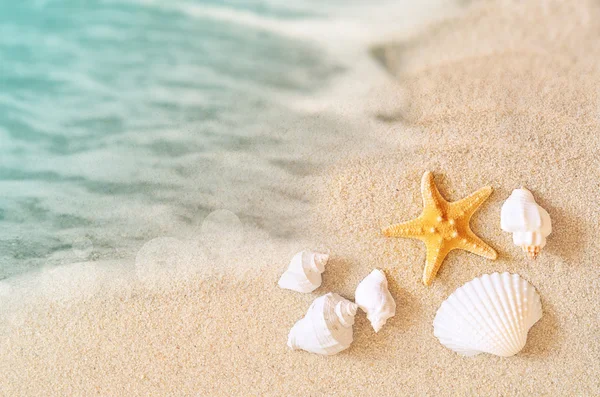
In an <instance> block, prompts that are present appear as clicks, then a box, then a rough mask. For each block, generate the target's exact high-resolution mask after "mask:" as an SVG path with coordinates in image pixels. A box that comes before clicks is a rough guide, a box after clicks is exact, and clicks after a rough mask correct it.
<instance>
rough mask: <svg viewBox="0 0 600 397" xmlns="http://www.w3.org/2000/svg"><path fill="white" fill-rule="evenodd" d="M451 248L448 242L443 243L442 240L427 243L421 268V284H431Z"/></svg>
mask: <svg viewBox="0 0 600 397" xmlns="http://www.w3.org/2000/svg"><path fill="white" fill-rule="evenodd" d="M451 250H452V248H451V247H450V246H449V245H448V244H444V242H443V241H439V240H437V241H435V242H434V241H431V242H429V243H427V261H426V263H425V269H424V270H423V284H425V285H427V286H429V285H431V282H432V281H433V279H434V278H435V275H436V274H437V272H438V270H440V267H441V266H442V262H444V259H445V258H446V255H448V253H449V252H450V251H451Z"/></svg>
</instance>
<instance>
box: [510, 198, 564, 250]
mask: <svg viewBox="0 0 600 397" xmlns="http://www.w3.org/2000/svg"><path fill="white" fill-rule="evenodd" d="M500 226H501V227H502V230H504V231H506V232H510V233H513V242H514V243H515V245H517V246H519V247H521V248H522V249H523V251H525V252H527V254H528V255H529V256H530V257H532V258H535V257H536V256H537V255H538V253H539V252H540V250H541V249H542V248H544V246H545V245H546V237H548V236H549V235H550V233H552V221H551V220H550V215H549V214H548V212H547V211H546V210H545V209H543V208H542V207H540V206H539V205H538V204H537V203H536V202H535V199H534V198H533V195H532V194H531V192H530V191H529V190H527V189H524V188H522V189H516V190H514V191H513V192H512V194H511V195H510V197H509V198H508V199H507V200H506V202H505V203H504V204H503V205H502V211H501V214H500Z"/></svg>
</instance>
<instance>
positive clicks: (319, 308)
mask: <svg viewBox="0 0 600 397" xmlns="http://www.w3.org/2000/svg"><path fill="white" fill-rule="evenodd" d="M357 309H358V306H357V305H356V304H355V303H352V302H350V301H349V300H347V299H344V298H342V297H341V296H339V295H338V294H334V293H331V292H330V293H328V294H326V295H323V296H321V297H319V298H317V299H315V300H314V301H313V303H312V304H311V305H310V307H309V308H308V311H307V313H306V315H305V316H304V318H302V319H301V320H299V321H298V322H297V323H296V324H295V325H294V327H293V328H292V329H291V331H290V333H289V335H288V343H287V344H288V346H289V347H290V348H291V349H292V350H298V349H302V350H306V351H308V352H311V353H316V354H323V355H332V354H336V353H339V352H341V351H342V350H345V349H347V348H348V347H350V344H351V343H352V340H353V335H352V333H353V330H352V326H353V325H354V316H355V315H356V310H357Z"/></svg>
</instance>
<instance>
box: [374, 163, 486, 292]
mask: <svg viewBox="0 0 600 397" xmlns="http://www.w3.org/2000/svg"><path fill="white" fill-rule="evenodd" d="M421 194H422V195H423V212H422V213H421V215H420V216H419V217H418V218H416V219H413V220H411V221H408V222H404V223H399V224H396V225H392V226H390V227H387V228H385V229H383V234H384V235H385V236H387V237H406V238H415V239H418V240H421V241H423V242H424V243H425V246H426V247H427V261H426V264H425V269H424V271H423V284H425V285H430V284H431V282H432V281H433V278H434V277H435V275H436V274H437V272H438V270H439V268H440V266H442V262H443V261H444V259H445V258H446V255H448V253H449V252H450V251H452V250H454V249H462V250H465V251H469V252H472V253H474V254H477V255H480V256H483V257H484V258H488V259H496V258H497V257H498V254H497V253H496V251H494V249H493V248H492V247H490V246H489V245H487V244H486V243H485V242H483V240H481V239H480V238H479V237H477V236H476V235H475V233H473V232H472V231H471V228H470V227H469V222H470V221H471V216H473V214H474V213H475V211H477V209H478V208H479V206H480V205H481V204H482V203H483V202H484V201H485V200H486V199H487V198H488V197H489V196H490V194H492V188H491V187H490V186H487V187H484V188H483V189H480V190H478V191H477V192H475V193H473V194H472V195H470V196H469V197H466V198H464V199H462V200H459V201H455V202H453V203H449V202H448V201H446V200H445V199H444V198H443V197H442V195H441V194H440V192H439V191H438V189H437V187H436V186H435V183H434V181H433V174H432V173H431V172H426V173H425V174H424V175H423V179H422V181H421Z"/></svg>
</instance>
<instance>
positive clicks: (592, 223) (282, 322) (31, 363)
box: [0, 1, 600, 396]
mask: <svg viewBox="0 0 600 397" xmlns="http://www.w3.org/2000/svg"><path fill="white" fill-rule="evenodd" d="M532 3H533V2H532ZM563 4H564V3H563ZM575 4H577V6H575ZM599 17H600V9H599V8H598V6H594V7H593V6H592V5H590V4H588V3H584V2H575V1H573V2H572V4H570V5H569V4H567V5H560V6H557V5H554V4H552V3H550V2H543V4H542V5H539V6H538V5H527V6H525V5H517V3H516V2H515V3H514V4H512V2H500V3H485V4H479V5H475V6H473V7H472V10H470V12H469V13H468V15H466V16H463V17H460V18H458V19H455V20H451V21H447V22H445V23H444V24H443V25H441V26H439V27H437V28H436V29H434V30H432V31H431V32H429V33H427V34H425V35H423V36H420V37H418V38H416V39H415V40H413V41H411V42H408V43H402V44H400V45H389V46H386V47H384V48H382V49H380V53H381V54H383V55H382V57H383V59H385V60H386V66H387V67H388V68H389V70H390V72H391V73H393V74H394V75H396V76H397V77H398V80H399V82H400V84H401V85H402V89H403V91H402V99H401V100H399V101H398V104H400V103H404V104H406V105H404V106H400V105H398V107H397V109H386V110H385V112H383V111H382V113H381V114H380V115H379V116H380V118H381V119H384V120H388V122H391V124H390V132H391V134H393V135H394V136H393V137H392V138H393V139H395V140H396V141H397V143H398V144H397V146H396V147H394V148H392V149H390V150H386V151H382V152H381V153H377V154H376V155H368V156H365V157H363V158H357V159H353V160H347V161H344V162H343V163H341V164H338V165H337V166H336V167H334V168H333V169H331V170H330V171H329V172H327V173H326V174H325V175H324V176H323V178H322V179H321V180H320V181H319V183H317V184H316V187H315V188H316V190H317V191H316V193H315V194H316V197H318V200H317V201H318V202H317V203H316V204H315V207H314V215H315V221H314V223H313V225H314V228H313V229H312V231H311V232H310V233H309V232H307V234H306V241H303V242H294V243H285V242H281V241H273V240H270V239H268V238H267V237H266V236H262V235H260V234H257V233H255V232H253V231H247V232H246V233H245V234H244V236H241V237H240V236H237V237H236V238H237V239H238V240H236V241H242V242H243V240H246V242H245V243H240V244H239V246H240V247H239V249H235V250H227V249H225V248H223V247H222V248H223V249H222V250H218V249H217V250H216V253H215V252H212V253H211V252H208V253H207V252H206V250H198V251H197V252H196V251H194V252H188V251H186V255H188V256H185V255H179V256H177V255H171V254H169V253H167V254H163V256H164V258H163V259H164V261H165V262H166V263H169V261H170V260H172V259H170V258H172V257H173V256H176V257H177V258H178V259H177V261H178V263H187V260H188V259H190V258H194V260H195V261H196V263H197V264H198V265H197V267H195V268H194V269H195V270H193V274H189V273H188V271H189V269H186V270H185V271H184V270H182V271H181V272H180V274H177V275H178V276H179V277H168V278H164V279H162V280H159V281H160V283H159V284H155V283H148V282H147V281H148V280H146V282H145V283H142V284H141V285H140V284H139V283H138V282H137V281H136V280H137V279H136V278H134V277H131V275H129V276H127V275H126V274H125V275H123V276H115V275H112V274H105V273H106V270H103V271H99V270H97V269H96V270H95V273H93V274H94V276H93V280H92V281H91V282H94V283H95V284H96V285H98V284H100V285H102V289H101V290H99V291H94V294H90V293H89V288H88V289H87V290H86V289H85V288H82V291H88V292H87V293H84V292H82V294H83V296H81V297H79V298H73V297H68V298H67V297H61V296H60V294H59V295H54V296H55V298H54V299H48V296H47V295H44V296H40V297H38V298H33V297H30V298H29V299H28V300H27V303H26V304H25V303H23V302H20V303H21V304H23V305H24V307H21V308H20V309H19V310H18V311H17V312H16V313H11V312H5V313H3V315H4V317H5V321H4V322H3V323H2V324H3V326H4V329H2V330H1V333H0V357H2V360H1V361H0V373H2V374H3V375H2V377H1V379H0V394H2V395H7V396H17V395H31V396H34V395H35V396H40V395H102V396H134V395H140V396H142V395H144V396H147V395H161V396H166V395H169V396H171V395H173V396H183V395H190V396H205V395H206V396H208V395H215V396H225V395H261V396H269V395H302V396H308V395H311V396H317V395H357V396H358V395H361V396H364V395H382V396H391V395H432V396H433V395H436V396H442V395H460V396H464V395H486V396H488V395H489V396H513V395H536V396H541V395H548V396H572V395H586V396H591V395H600V380H599V378H598V374H599V373H600V310H599V308H598V307H599V305H598V302H600V264H599V263H598V259H597V258H598V257H599V256H600V238H599V236H598V230H599V227H598V226H599V225H598V220H599V219H600V207H599V205H598V196H599V192H600V190H599V188H600V161H599V154H600V153H599V152H600V135H599V133H600V129H599V126H600V124H599V121H600V105H599V102H598V90H599V87H598V84H597V82H598V71H597V70H596V67H597V66H596V64H595V63H596V60H597V59H600V57H599V55H600V54H599V53H600V46H599V45H598V40H597V37H598V33H600V25H599V24H598V21H600V18H599ZM398 95H399V96H400V94H398ZM407 99H408V100H407ZM387 100H388V101H389V98H388V99H387ZM393 120H397V121H393ZM407 126H408V127H407ZM425 170H431V171H433V172H434V173H435V178H436V182H437V184H438V186H439V188H440V190H441V192H442V194H443V195H444V196H445V197H446V198H447V199H449V200H457V199H460V198H462V197H464V196H466V195H467V194H469V193H471V192H473V191H475V190H476V189H478V188H480V187H482V186H484V185H488V184H489V185H492V186H493V187H494V188H495V193H494V194H493V195H492V197H491V198H490V199H489V201H487V202H486V203H485V204H484V205H483V206H482V208H481V209H480V211H479V212H478V213H477V214H476V215H475V216H474V218H473V221H472V228H473V230H474V231H475V232H476V233H477V234H479V235H480V236H482V237H483V238H484V240H486V241H487V242H488V243H490V245H492V246H493V247H494V248H496V249H497V251H498V252H499V259H498V260H496V261H489V260H485V259H483V258H480V257H478V256H475V255H472V254H469V253H466V252H463V251H455V252H453V253H451V254H450V256H449V257H448V258H447V260H446V262H445V263H444V265H443V266H442V268H441V271H440V273H439V274H438V277H437V279H436V280H435V281H434V284H433V286H432V287H429V288H427V287H424V286H423V285H421V284H420V279H421V273H422V269H423V262H424V252H425V251H424V247H423V245H422V244H421V243H420V242H418V241H413V240H405V239H387V238H384V237H382V236H381V235H380V234H379V233H378V231H379V229H380V227H382V226H385V225H388V224H390V223H392V222H398V221H402V220H407V219H410V218H412V217H414V216H416V215H418V213H419V212H420V210H421V198H420V193H419V181H420V177H421V175H422V174H423V172H424V171H425ZM520 186H526V187H528V188H530V189H531V190H532V191H533V193H534V195H535V196H536V198H537V200H538V202H539V203H540V204H541V205H542V206H543V207H545V208H546V209H547V210H548V211H549V213H550V215H551V216H552V220H553V225H554V232H553V234H552V235H551V236H550V238H549V241H548V245H547V247H546V248H545V249H544V250H543V251H542V253H541V255H540V258H539V259H538V260H537V261H529V260H526V259H525V257H524V255H523V254H522V252H520V249H518V248H517V247H515V246H513V245H512V242H511V239H510V236H509V235H507V234H505V233H503V232H502V231H501V230H500V227H499V223H500V219H499V217H500V206H501V203H502V202H503V200H504V199H505V198H506V197H508V195H509V194H510V192H511V190H512V189H514V188H518V187H520ZM225 237H227V236H225ZM257 242H259V244H257ZM164 243H165V242H164V241H163V242H160V244H158V246H162V245H161V244H164ZM185 244H186V243H183V245H185ZM306 246H313V247H315V248H320V249H324V250H327V251H329V252H330V253H331V254H332V259H331V260H330V263H329V264H328V266H327V269H326V273H325V274H324V282H323V285H322V286H321V287H320V288H319V289H318V290H316V291H315V292H314V293H312V294H306V295H303V294H299V293H294V292H291V291H284V290H281V289H279V288H277V286H276V282H277V279H278V277H279V275H280V274H281V271H282V270H283V268H284V267H285V264H286V262H287V260H288V259H289V258H290V257H291V256H292V254H293V253H294V252H295V251H296V250H299V249H301V248H304V247H306ZM182 250H184V249H183V248H182ZM223 250H224V251H223ZM184 251H185V250H184ZM209 251H210V250H209ZM213 251H214V250H213ZM225 251H226V252H225ZM215 255H217V256H219V255H220V256H221V258H220V261H223V256H225V257H226V259H225V260H224V263H227V264H228V265H229V266H228V267H225V268H223V267H222V266H216V265H215V266H211V268H210V271H208V270H207V269H206V264H207V263H208V264H213V265H214V264H215V263H217V261H219V260H218V259H215ZM199 256H200V257H202V258H204V259H198V257H199ZM142 259H143V258H142ZM202 265H204V267H202ZM87 266H90V265H89V264H88V265H87ZM375 267H380V268H382V269H384V270H385V271H386V273H387V275H388V279H389V281H390V287H391V291H392V294H393V295H394V297H395V298H396V301H397V304H398V310H397V315H396V317H394V318H392V319H391V320H389V321H388V324H387V325H386V326H384V328H383V329H382V330H381V331H380V332H379V334H375V333H374V332H373V330H372V329H371V328H370V325H369V323H368V322H367V320H366V317H365V315H364V313H362V312H361V313H360V314H359V315H358V316H357V321H356V324H355V327H354V330H355V333H354V335H355V342H354V344H353V345H352V346H351V348H350V349H349V350H347V351H345V352H342V353H340V354H339V355H336V356H332V357H320V356H316V355H311V354H308V353H305V352H290V351H288V349H287V347H286V344H285V342H286V339H287V333H288V331H289V329H290V327H291V326H292V325H293V324H294V322H295V321H296V320H298V319H299V318H301V317H302V316H303V314H304V313H305V311H306V309H307V308H308V306H309V304H310V302H311V301H312V300H313V299H314V298H315V297H317V296H320V295H322V294H324V293H326V292H329V291H334V292H338V293H340V294H342V295H343V296H345V297H347V298H353V295H354V289H355V287H356V285H357V284H358V282H359V281H360V280H361V279H362V278H363V277H364V276H366V275H367V274H368V273H369V272H370V271H371V270H372V269H373V268H375ZM217 268H218V269H217ZM103 269H106V266H105V267H103ZM202 269H203V270H202ZM494 271H500V272H502V271H509V272H517V273H519V274H521V275H522V276H523V277H524V278H526V279H527V280H529V281H530V282H531V283H532V284H533V285H534V286H535V287H536V288H537V289H538V291H539V293H540V295H541V297H542V305H543V310H544V315H543V317H542V319H541V321H540V322H539V323H537V324H536V325H535V326H534V327H533V328H532V329H531V331H530V333H529V339H528V342H527V345H526V346H525V348H524V349H523V351H522V352H521V353H519V354H518V355H516V356H514V357H510V358H500V357H495V356H490V355H487V354H482V355H479V356H476V357H474V358H464V357H460V356H458V355H456V354H455V353H453V352H452V351H450V350H448V349H446V348H444V347H443V346H441V345H440V344H439V342H438V341H437V339H436V338H435V337H434V336H433V330H432V320H433V317H434V315H435V312H436V310H437V308H438V307H439V306H440V304H441V302H442V301H443V300H444V299H445V298H446V297H447V296H448V295H449V294H450V293H452V291H454V289H456V288H457V287H459V286H460V285H462V284H463V283H465V282H467V281H469V280H471V279H472V278H474V277H477V276H479V275H481V274H484V273H491V272H494ZM67 274H71V273H65V274H62V275H61V274H60V272H58V274H55V277H54V278H53V280H54V281H52V280H45V281H44V283H46V284H52V282H55V283H56V282H57V280H58V281H60V280H61V279H62V280H64V281H68V280H67V279H69V277H70V276H68V275H67ZM170 276H172V275H170ZM61 277H62V278H61ZM86 280H87V279H86V278H85V277H84V278H83V281H81V280H80V281H77V282H74V283H76V284H77V283H79V284H81V285H84V286H85V285H86ZM165 280H171V281H168V282H167V281H165ZM87 281H88V282H90V281H89V280H87ZM100 281H102V282H101V283H99V282H100ZM38 282H39V280H38ZM79 284H78V285H79ZM0 287H1V288H0V297H1V296H4V299H5V300H8V299H9V298H8V297H10V296H14V294H13V292H14V291H13V288H15V287H12V286H10V285H8V284H4V285H0ZM59 292H60V291H59ZM56 296H58V297H60V299H58V298H56Z"/></svg>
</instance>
